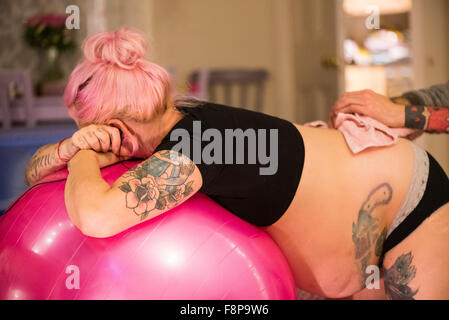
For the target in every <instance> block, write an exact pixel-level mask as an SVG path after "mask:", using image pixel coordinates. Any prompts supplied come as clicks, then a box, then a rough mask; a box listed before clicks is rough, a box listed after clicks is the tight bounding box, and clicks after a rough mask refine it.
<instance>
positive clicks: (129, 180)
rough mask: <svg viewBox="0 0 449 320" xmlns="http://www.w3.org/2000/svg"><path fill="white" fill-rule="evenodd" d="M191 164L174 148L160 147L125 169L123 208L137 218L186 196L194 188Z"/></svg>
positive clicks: (176, 202)
mask: <svg viewBox="0 0 449 320" xmlns="http://www.w3.org/2000/svg"><path fill="white" fill-rule="evenodd" d="M194 171H195V165H194V164H193V162H192V161H190V159H188V158H187V157H185V156H183V155H182V154H178V153H177V152H174V151H162V152H161V153H159V154H157V155H155V156H152V157H151V158H150V159H149V160H147V161H145V162H143V163H142V164H141V165H139V166H136V167H135V168H133V169H131V170H129V171H128V172H127V173H126V174H125V175H124V176H123V181H121V185H120V187H119V188H120V190H121V191H122V192H124V193H125V200H126V208H128V209H131V210H132V211H133V212H134V214H135V215H137V216H139V217H140V219H141V220H143V219H145V218H146V217H147V216H148V215H149V214H150V213H152V212H153V211H154V212H157V211H164V210H166V209H170V208H173V207H174V206H176V205H178V204H179V203H181V202H183V201H184V200H185V199H186V198H187V197H189V196H190V195H191V194H192V193H193V191H194V189H193V187H194V185H193V184H194V180H192V178H191V175H192V173H193V172H194Z"/></svg>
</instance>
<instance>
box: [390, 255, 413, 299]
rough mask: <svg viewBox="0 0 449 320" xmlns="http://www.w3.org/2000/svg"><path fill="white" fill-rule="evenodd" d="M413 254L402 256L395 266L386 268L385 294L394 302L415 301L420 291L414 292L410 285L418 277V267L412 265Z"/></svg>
mask: <svg viewBox="0 0 449 320" xmlns="http://www.w3.org/2000/svg"><path fill="white" fill-rule="evenodd" d="M412 260H413V255H412V253H411V252H409V253H407V254H402V255H400V256H399V257H398V258H397V259H396V261H395V262H394V264H393V265H392V266H391V267H390V268H389V269H387V268H385V271H384V274H385V292H386V294H387V297H388V298H390V299H392V300H415V298H414V296H415V295H416V294H417V293H418V289H417V290H415V291H413V290H412V289H411V288H410V286H409V283H410V282H411V281H412V280H413V279H414V278H415V276H416V267H415V266H413V265H412Z"/></svg>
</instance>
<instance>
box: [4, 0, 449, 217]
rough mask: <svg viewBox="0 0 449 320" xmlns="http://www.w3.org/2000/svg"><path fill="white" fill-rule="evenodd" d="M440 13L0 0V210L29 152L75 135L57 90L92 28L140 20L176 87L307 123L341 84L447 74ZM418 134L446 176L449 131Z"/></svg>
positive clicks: (384, 6)
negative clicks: (77, 16)
mask: <svg viewBox="0 0 449 320" xmlns="http://www.w3.org/2000/svg"><path fill="white" fill-rule="evenodd" d="M373 5H374V6H375V7H374V8H373ZM69 6H72V7H70V8H68V7H69ZM73 6H75V10H68V9H73ZM77 8H78V9H79V28H74V29H68V28H67V27H66V25H65V23H66V19H67V16H69V15H71V14H75V15H76V13H77V10H76V9H77ZM376 8H377V9H378V12H377V11H376V10H377V9H376ZM66 10H68V12H67V11H66ZM377 13H378V14H379V15H378V16H377V18H378V20H377V22H378V25H376V14H377ZM373 14H374V16H373ZM447 16H449V1H447V0H394V1H391V0H367V1H365V0H226V1H223V0H126V1H121V0H71V1H65V0H15V1H10V0H0V46H1V47H0V90H1V96H0V98H1V100H0V115H1V116H0V121H1V123H2V127H1V129H0V162H1V163H2V170H1V171H0V181H1V182H0V210H1V209H4V208H6V206H7V205H8V204H9V203H10V202H11V201H12V200H13V199H14V198H16V197H17V196H18V195H19V194H20V192H22V191H23V190H24V189H25V186H24V183H23V170H24V167H25V164H26V162H27V161H28V159H29V157H30V156H31V155H32V154H33V153H34V151H35V150H36V149H37V148H38V147H39V146H41V145H43V144H47V143H54V142H57V141H59V140H61V139H62V138H65V137H68V136H70V135H71V134H72V133H73V132H74V130H75V125H74V123H73V122H72V121H71V119H70V118H69V117H68V114H67V111H66V109H65V107H64V106H63V104H62V92H63V90H64V86H65V83H66V80H67V77H68V76H69V75H70V72H71V70H72V69H73V68H74V66H75V65H76V64H77V63H78V62H79V61H80V59H81V57H82V53H81V45H82V42H83V39H85V37H86V36H88V35H91V34H94V33H96V32H99V31H103V30H110V29H116V28H119V27H121V26H128V27H132V28H137V29H139V30H141V31H142V32H143V33H144V34H145V35H146V36H147V40H148V41H149V52H148V58H149V59H150V60H152V61H153V62H156V63H158V64H160V65H162V66H163V67H165V68H167V69H168V70H169V72H170V73H171V75H172V78H173V81H174V83H175V86H176V88H177V89H178V90H179V91H181V92H184V93H190V94H193V95H196V96H198V97H200V98H203V99H208V100H212V101H216V102H222V103H227V104H230V105H234V106H239V107H242V108H248V109H253V110H259V111H262V112H265V113H268V114H271V115H275V116H279V117H282V118H285V119H287V120H290V121H294V122H297V123H305V122H309V121H313V120H318V119H320V120H327V117H328V113H329V110H330V108H331V107H332V105H333V103H334V102H335V101H336V99H337V98H338V97H339V96H340V95H341V94H342V93H343V92H345V91H352V90H360V89H366V88H369V89H372V90H374V91H376V92H378V93H381V94H384V95H387V96H390V97H393V96H398V95H400V94H401V93H403V92H406V91H408V90H412V89H418V88H424V87H428V86H430V85H433V84H438V83H445V82H447V81H448V80H449V22H448V21H447V20H448V19H447ZM70 21H71V22H72V24H71V25H72V26H74V24H76V23H75V22H77V21H75V20H70ZM75 27H76V26H75ZM418 143H419V144H420V145H421V146H423V147H424V148H426V149H428V150H429V151H430V152H431V153H432V154H433V155H434V156H435V157H436V158H437V160H438V161H439V162H440V163H441V164H442V166H443V167H444V168H445V170H446V172H447V173H449V137H448V135H430V134H426V135H424V136H422V137H421V138H419V140H418Z"/></svg>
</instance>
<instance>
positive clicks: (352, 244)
mask: <svg viewBox="0 0 449 320" xmlns="http://www.w3.org/2000/svg"><path fill="white" fill-rule="evenodd" d="M297 128H298V130H299V131H300V132H301V135H302V137H303V139H304V145H305V160H304V168H303V172H302V176H301V181H300V183H299V186H298V189H297V191H296V195H295V197H294V199H293V201H292V203H291V204H290V207H289V208H288V210H287V211H286V212H285V214H284V215H283V216H282V217H281V219H279V220H278V221H277V222H276V223H275V224H273V225H271V226H269V227H267V228H266V231H267V232H268V233H269V234H270V235H271V237H272V238H273V239H274V240H275V241H276V242H277V244H278V245H279V246H280V248H281V250H282V251H283V253H284V255H285V256H286V258H287V260H288V262H289V264H290V267H291V269H292V272H293V275H294V278H295V282H296V285H297V287H299V288H300V289H303V290H306V291H309V292H312V293H315V294H319V295H322V296H327V297H334V298H338V297H344V296H349V295H351V294H353V293H355V292H357V291H359V290H360V289H361V288H362V284H363V281H364V279H363V278H362V276H361V272H362V269H363V268H364V267H365V265H366V264H368V265H371V264H372V265H377V263H378V256H377V255H376V253H375V247H374V246H372V248H371V249H370V250H368V251H369V252H368V254H366V255H365V254H363V257H364V258H363V259H361V258H360V257H358V255H359V256H360V252H362V251H363V249H364V248H365V247H366V245H364V243H368V242H366V241H365V242H364V241H362V240H366V239H364V237H365V236H364V234H363V232H364V231H363V230H364V229H363V228H364V227H363V228H362V227H361V226H365V225H367V224H366V223H365V224H364V222H365V221H366V219H364V218H363V217H366V213H367V212H371V213H370V216H371V217H372V218H373V219H371V218H370V220H369V221H371V222H373V221H375V224H374V225H373V226H372V228H373V230H372V231H370V232H371V233H370V236H369V237H370V239H371V238H373V235H374V236H376V235H377V236H379V237H380V236H381V233H382V231H383V229H384V228H387V229H388V226H389V225H390V224H391V222H392V219H393V218H394V216H395V214H396V212H397V211H398V210H399V207H400V205H401V202H402V199H403V198H404V197H405V195H406V193H407V191H408V186H409V182H410V179H411V173H412V166H413V150H412V147H411V145H410V142H409V141H407V140H400V141H399V142H398V143H396V144H395V145H393V146H390V147H383V148H371V149H370V150H366V151H363V152H361V153H359V154H357V155H353V154H352V153H351V151H350V150H349V148H348V146H347V144H346V142H345V140H344V137H343V135H342V134H341V133H340V132H339V131H336V130H323V129H314V128H307V127H302V126H297ZM376 188H377V189H376ZM389 195H391V196H390V197H389ZM373 204H376V205H375V206H373ZM370 205H371V207H372V208H373V209H374V210H372V211H371V209H372V208H370ZM374 207H375V208H374ZM353 224H354V225H353ZM368 225H369V224H368ZM370 228H371V225H370ZM355 230H356V231H355ZM361 230H362V231H361ZM370 230H371V229H370ZM366 234H368V232H366ZM360 237H361V238H362V240H361V238H360ZM369 237H368V238H369ZM375 240H376V239H374V240H371V242H372V243H375V244H377V242H376V241H375ZM365 249H366V248H365ZM365 252H366V251H365ZM363 261H364V262H363Z"/></svg>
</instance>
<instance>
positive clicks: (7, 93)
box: [0, 70, 36, 129]
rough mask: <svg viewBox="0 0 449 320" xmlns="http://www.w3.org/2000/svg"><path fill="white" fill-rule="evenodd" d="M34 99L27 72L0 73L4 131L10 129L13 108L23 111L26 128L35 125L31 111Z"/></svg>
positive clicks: (0, 104) (0, 107) (0, 102)
mask: <svg viewBox="0 0 449 320" xmlns="http://www.w3.org/2000/svg"><path fill="white" fill-rule="evenodd" d="M33 106H34V98H33V87H32V84H31V76H30V72H29V71H28V70H21V71H1V72H0V112H1V118H0V119H1V121H2V123H3V128H4V129H9V128H11V123H12V120H13V116H12V114H13V110H12V109H13V108H22V109H24V110H25V119H24V120H25V123H26V126H27V127H33V126H34V125H35V124H36V117H35V114H34V110H33Z"/></svg>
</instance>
